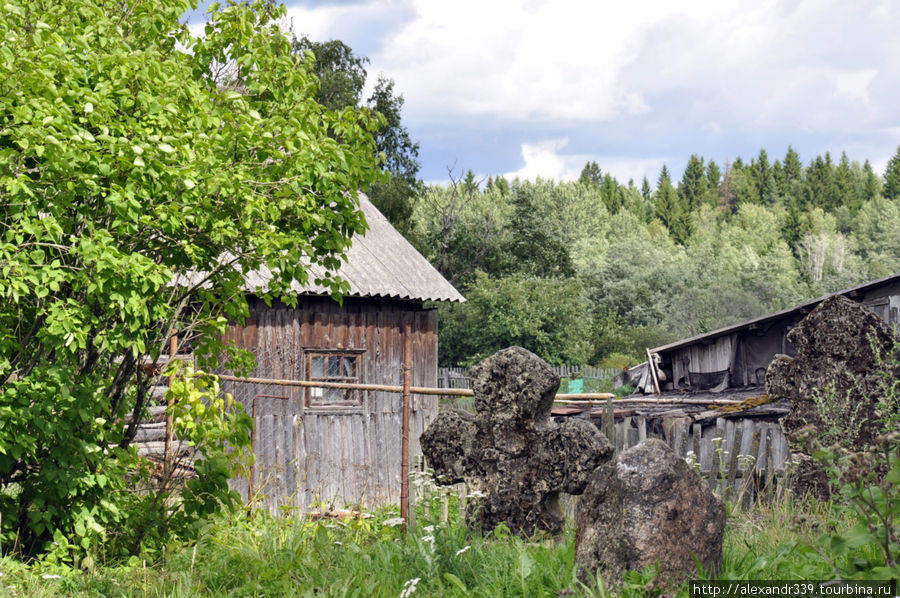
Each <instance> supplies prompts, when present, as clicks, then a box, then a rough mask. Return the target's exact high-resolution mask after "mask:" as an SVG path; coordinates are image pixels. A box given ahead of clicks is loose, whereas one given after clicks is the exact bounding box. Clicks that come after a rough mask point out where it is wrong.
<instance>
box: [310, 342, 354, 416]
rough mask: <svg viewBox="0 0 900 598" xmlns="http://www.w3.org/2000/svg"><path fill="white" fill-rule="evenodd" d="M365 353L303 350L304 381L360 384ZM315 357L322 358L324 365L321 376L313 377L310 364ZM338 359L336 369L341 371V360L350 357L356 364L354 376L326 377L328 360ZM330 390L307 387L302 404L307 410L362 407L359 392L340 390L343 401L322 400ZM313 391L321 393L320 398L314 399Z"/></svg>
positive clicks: (339, 350)
mask: <svg viewBox="0 0 900 598" xmlns="http://www.w3.org/2000/svg"><path fill="white" fill-rule="evenodd" d="M364 353H365V350H364V349H332V348H320V347H310V348H307V349H304V355H303V359H304V366H305V367H304V369H305V372H306V376H305V379H306V380H307V381H309V382H345V383H349V384H362V382H363V378H362V355H363V354H364ZM315 357H324V358H325V365H324V367H323V375H322V376H316V377H313V374H312V363H313V358H315ZM334 357H339V358H340V359H341V361H340V363H339V365H338V368H339V369H341V368H342V366H343V360H344V358H347V357H352V358H353V359H354V360H355V362H356V376H329V375H328V359H329V358H334ZM329 390H330V389H327V388H313V387H307V388H306V389H305V392H304V393H303V396H304V401H303V402H304V404H305V406H306V407H308V408H312V409H316V408H325V409H327V408H330V407H362V406H363V393H362V391H360V390H340V389H338V390H339V391H340V392H342V393H344V399H342V400H337V401H329V400H325V399H324V395H325V393H327V392H328V391H329ZM315 391H321V392H322V396H319V397H315V396H313V393H314V392H315Z"/></svg>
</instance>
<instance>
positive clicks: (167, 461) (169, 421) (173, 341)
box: [163, 329, 178, 490]
mask: <svg viewBox="0 0 900 598" xmlns="http://www.w3.org/2000/svg"><path fill="white" fill-rule="evenodd" d="M177 354H178V331H177V330H175V329H173V330H172V334H171V335H170V336H169V365H170V366H171V364H172V361H174V360H175V355H177ZM174 383H175V376H169V388H172V385H173V384H174ZM174 401H175V399H173V398H172V394H171V393H170V394H169V401H168V406H167V407H166V443H165V457H164V460H163V463H164V465H163V479H164V480H165V482H164V484H165V487H166V490H168V487H169V481H170V480H171V479H172V474H173V470H174V469H175V458H174V456H173V455H172V440H173V437H174V434H175V431H174V428H175V421H174V418H173V416H172V404H173V403H174Z"/></svg>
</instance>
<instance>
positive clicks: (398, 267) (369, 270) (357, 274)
mask: <svg viewBox="0 0 900 598" xmlns="http://www.w3.org/2000/svg"><path fill="white" fill-rule="evenodd" d="M359 203H360V209H361V210H362V212H363V213H364V214H365V216H366V221H367V222H368V224H369V229H368V230H367V231H366V232H365V234H364V235H360V234H355V235H353V238H352V241H351V245H350V249H348V250H347V260H346V261H345V262H343V263H342V264H341V267H340V269H338V271H337V275H338V276H339V277H340V278H342V279H344V280H346V281H347V282H348V283H349V284H350V291H349V292H348V293H346V296H349V297H384V298H391V299H410V300H417V301H460V302H462V301H465V298H464V297H463V296H462V295H461V294H460V293H459V291H457V290H456V289H455V288H454V287H453V285H451V284H450V283H449V282H448V281H447V279H445V278H444V277H443V276H442V275H441V273H440V272H438V271H437V270H436V269H435V268H434V266H432V265H431V263H429V261H428V260H427V259H425V257H424V256H423V255H422V254H421V253H419V252H418V251H417V250H416V248H415V247H413V246H412V244H411V243H410V242H409V241H407V240H406V239H405V238H404V237H403V235H401V234H400V233H399V232H398V231H397V229H395V228H394V227H393V226H392V225H391V223H390V222H388V219H387V218H385V217H384V215H383V214H382V213H381V212H379V211H378V208H376V207H375V206H374V205H373V204H372V202H371V201H370V200H369V198H368V197H366V195H365V194H363V193H360V194H359ZM324 274H325V269H324V268H323V267H322V266H320V265H318V264H314V265H311V266H310V268H309V279H310V281H312V280H315V279H316V278H320V277H322V276H323V275H324ZM271 276H272V275H271V273H270V272H269V271H268V270H260V271H258V272H251V273H249V274H248V275H247V284H246V286H245V290H247V291H251V292H252V291H254V290H256V289H259V288H265V287H266V286H267V285H268V282H269V280H270V279H271ZM292 288H293V290H294V291H296V292H298V293H306V294H315V295H328V294H330V293H329V290H328V289H327V288H326V287H324V286H321V285H316V284H314V283H312V282H310V283H309V284H307V285H305V286H301V285H300V284H299V283H294V285H292Z"/></svg>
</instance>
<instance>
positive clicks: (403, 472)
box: [400, 322, 412, 522]
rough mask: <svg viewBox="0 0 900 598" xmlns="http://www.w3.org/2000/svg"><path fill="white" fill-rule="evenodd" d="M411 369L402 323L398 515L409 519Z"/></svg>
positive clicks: (406, 332) (409, 346)
mask: <svg viewBox="0 0 900 598" xmlns="http://www.w3.org/2000/svg"><path fill="white" fill-rule="evenodd" d="M411 369H412V331H411V327H410V325H409V322H406V323H405V324H404V325H403V423H402V432H401V438H400V517H401V518H402V519H403V520H404V521H405V522H408V521H409V411H410V395H409V388H410V370H411Z"/></svg>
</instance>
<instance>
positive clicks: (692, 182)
mask: <svg viewBox="0 0 900 598" xmlns="http://www.w3.org/2000/svg"><path fill="white" fill-rule="evenodd" d="M706 184H707V183H706V173H705V172H704V168H703V158H701V157H699V156H698V155H697V154H691V157H690V159H688V163H687V167H686V168H685V169H684V175H683V176H682V177H681V184H680V185H679V186H678V195H679V196H681V199H682V203H683V204H684V205H685V207H686V208H687V210H688V211H692V210H697V209H699V208H700V204H701V202H702V201H703V196H704V195H706V190H707V186H706Z"/></svg>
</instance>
